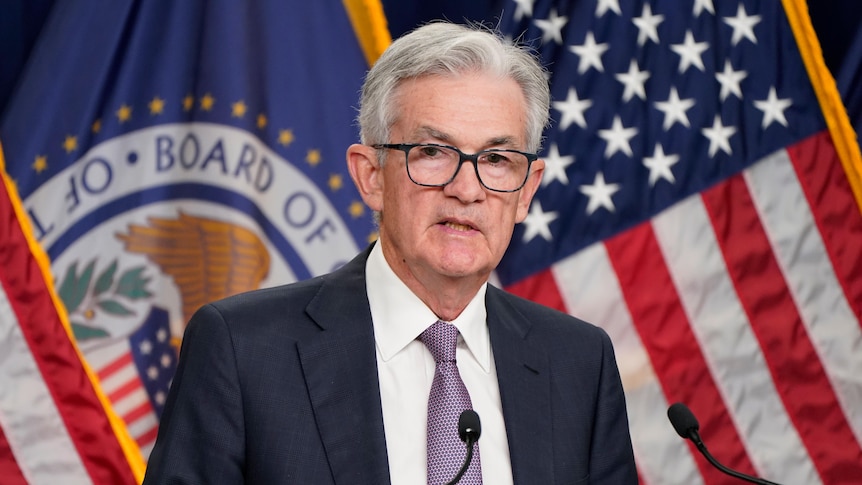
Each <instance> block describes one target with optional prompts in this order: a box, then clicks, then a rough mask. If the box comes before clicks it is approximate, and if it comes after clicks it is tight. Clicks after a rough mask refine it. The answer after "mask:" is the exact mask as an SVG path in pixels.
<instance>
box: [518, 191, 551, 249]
mask: <svg viewBox="0 0 862 485" xmlns="http://www.w3.org/2000/svg"><path fill="white" fill-rule="evenodd" d="M557 217H559V213H557V212H556V211H551V212H545V211H543V210H542V203H541V202H540V201H539V199H533V204H532V205H531V206H530V213H529V214H527V217H525V218H524V222H522V224H524V237H523V238H522V241H523V242H524V243H528V242H530V241H532V240H533V239H534V238H535V237H536V236H542V239H544V240H545V241H551V240H553V239H554V236H553V235H552V234H551V228H550V226H549V224H550V223H551V222H553V221H554V220H556V219H557Z"/></svg>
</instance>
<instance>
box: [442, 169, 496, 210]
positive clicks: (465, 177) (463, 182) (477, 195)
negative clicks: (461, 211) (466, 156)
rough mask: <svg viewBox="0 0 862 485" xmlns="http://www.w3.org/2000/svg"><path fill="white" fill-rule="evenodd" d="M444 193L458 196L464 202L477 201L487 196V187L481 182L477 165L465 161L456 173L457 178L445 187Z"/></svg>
mask: <svg viewBox="0 0 862 485" xmlns="http://www.w3.org/2000/svg"><path fill="white" fill-rule="evenodd" d="M443 193H444V194H447V195H449V196H452V197H457V198H458V199H460V200H461V201H462V202H464V203H469V202H475V201H477V200H483V199H484V198H485V195H486V194H485V187H483V186H482V183H481V182H479V176H478V175H477V174H476V166H475V165H473V164H472V163H470V161H465V162H464V163H462V164H461V166H460V167H459V168H458V172H456V173H455V178H454V179H452V181H451V182H449V183H448V184H446V185H445V186H444V187H443Z"/></svg>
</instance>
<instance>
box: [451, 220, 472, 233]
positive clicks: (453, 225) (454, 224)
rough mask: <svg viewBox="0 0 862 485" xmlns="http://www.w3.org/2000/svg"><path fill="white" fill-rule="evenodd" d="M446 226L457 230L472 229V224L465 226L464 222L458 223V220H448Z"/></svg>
mask: <svg viewBox="0 0 862 485" xmlns="http://www.w3.org/2000/svg"><path fill="white" fill-rule="evenodd" d="M445 225H446V227H448V228H450V229H455V230H456V231H469V230H470V229H472V228H471V227H470V226H465V225H464V224H458V223H457V222H447V223H446V224H445Z"/></svg>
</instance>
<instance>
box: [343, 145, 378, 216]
mask: <svg viewBox="0 0 862 485" xmlns="http://www.w3.org/2000/svg"><path fill="white" fill-rule="evenodd" d="M347 170H349V171H350V178H352V179H353V183H354V184H356V188H357V190H359V195H361V196H362V200H363V201H365V204H366V205H367V206H368V207H370V208H371V210H373V211H377V212H380V211H382V210H383V167H381V166H380V163H379V162H378V161H377V150H375V149H374V148H371V147H370V146H368V145H360V144H358V143H354V144H353V145H350V146H349V147H348V148H347Z"/></svg>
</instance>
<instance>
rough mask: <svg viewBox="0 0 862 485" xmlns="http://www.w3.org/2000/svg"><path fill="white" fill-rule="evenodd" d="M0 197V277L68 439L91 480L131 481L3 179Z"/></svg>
mask: <svg viewBox="0 0 862 485" xmlns="http://www.w3.org/2000/svg"><path fill="white" fill-rule="evenodd" d="M0 198H2V203H0V241H3V247H4V250H3V251H0V267H2V268H3V269H4V271H2V272H0V279H2V284H3V287H4V288H5V289H6V293H7V295H8V298H9V302H10V304H11V306H12V309H13V311H14V312H15V314H16V315H17V317H18V321H19V322H20V328H21V333H22V334H23V336H24V338H25V340H26V341H27V343H28V345H29V347H30V350H31V352H32V355H33V358H34V360H35V361H36V364H37V366H38V367H39V371H40V373H41V375H42V378H43V379H44V381H45V384H46V386H47V387H48V389H49V391H50V392H51V396H52V397H53V400H54V402H55V404H56V406H57V409H58V411H59V413H60V416H62V418H63V422H64V424H65V425H66V428H67V430H68V432H69V435H70V437H71V439H72V442H73V443H75V447H76V449H77V451H78V453H79V455H80V456H81V459H82V461H83V464H84V466H85V468H86V469H87V472H88V473H89V475H90V476H91V477H92V479H93V481H94V482H95V483H117V484H120V483H135V482H136V480H135V477H134V475H133V473H132V470H131V467H130V465H129V462H128V461H127V459H126V457H125V455H124V454H123V450H122V448H121V446H120V443H119V442H118V440H117V437H116V435H115V434H114V430H113V428H111V425H110V423H109V421H108V418H107V415H106V413H105V409H104V407H103V406H102V403H101V402H100V401H99V399H98V397H97V396H96V392H95V389H94V388H93V385H92V383H91V382H90V380H89V379H88V377H87V375H86V373H85V370H84V367H83V363H82V362H81V360H80V358H79V356H78V353H77V352H76V350H75V347H74V345H73V343H72V341H71V340H70V338H69V335H68V334H67V333H66V329H65V328H64V327H63V324H62V321H61V320H60V317H59V315H58V313H57V309H56V307H55V306H54V302H53V300H52V299H51V293H50V291H49V289H48V286H47V284H46V282H45V279H44V278H43V276H42V271H41V269H40V268H39V265H38V263H37V262H36V259H35V258H34V257H33V254H32V252H31V250H30V246H29V243H28V242H27V239H26V238H25V237H24V233H23V232H22V231H23V230H22V227H21V225H20V223H19V221H18V218H17V215H16V213H15V211H14V209H13V207H12V204H11V203H9V199H8V194H7V192H6V190H5V186H4V185H3V184H0Z"/></svg>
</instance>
